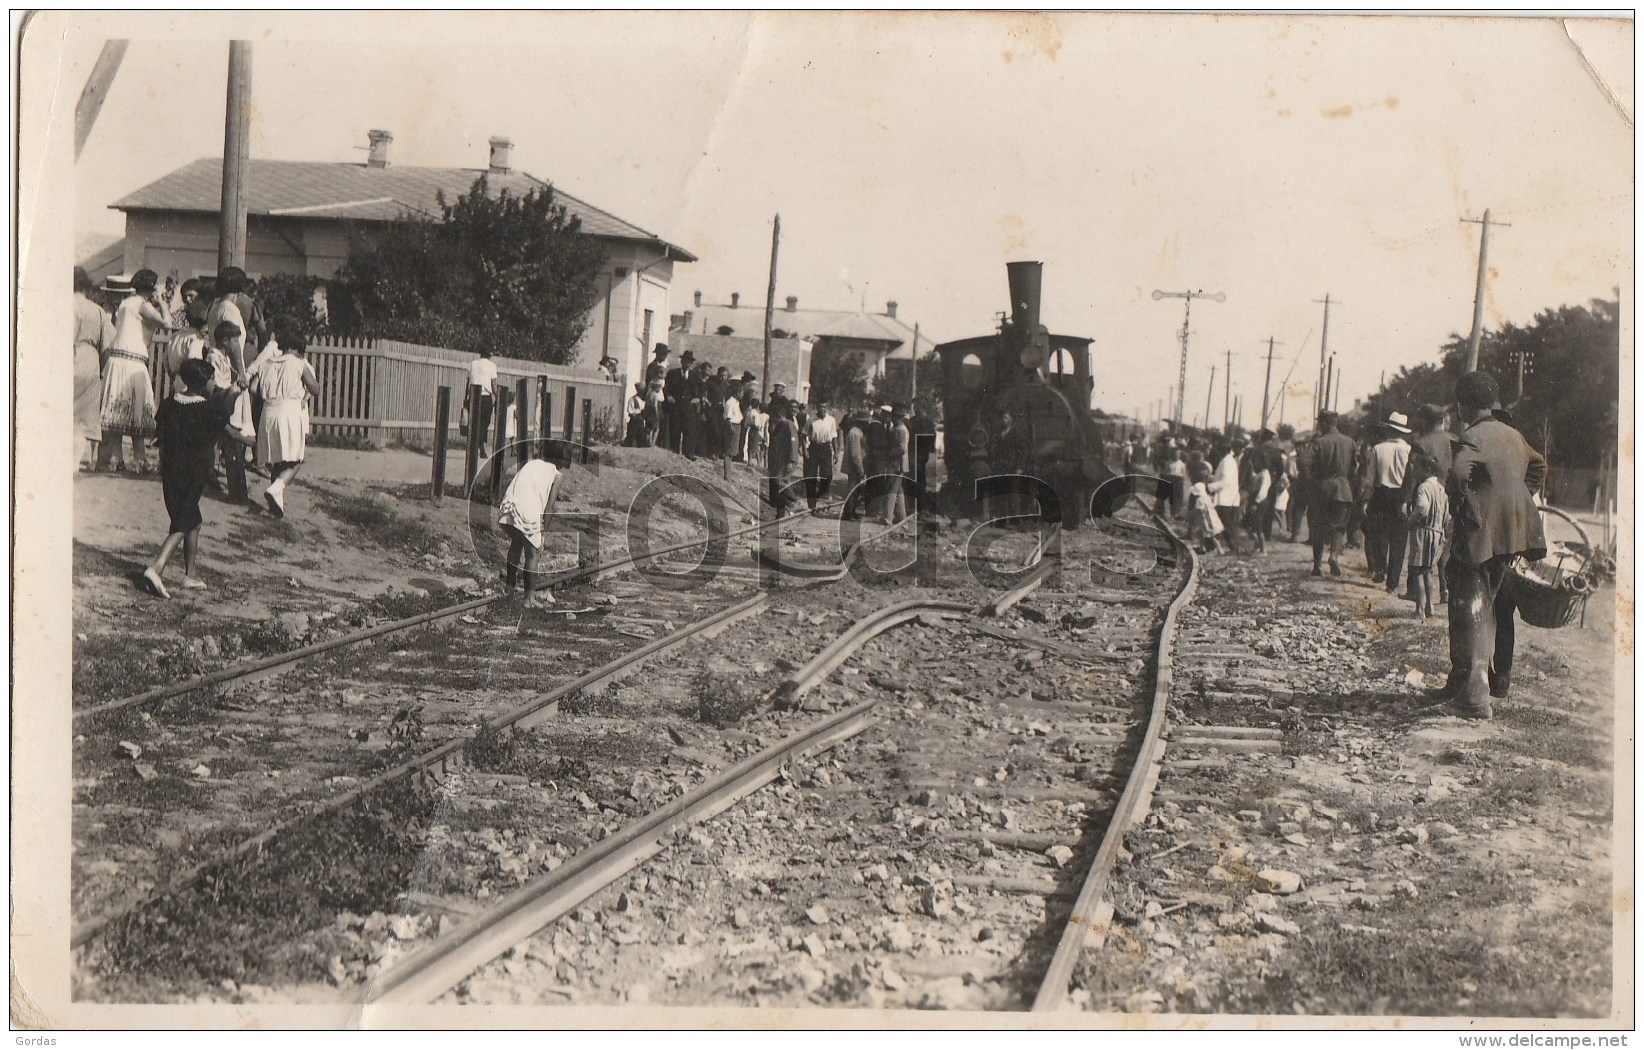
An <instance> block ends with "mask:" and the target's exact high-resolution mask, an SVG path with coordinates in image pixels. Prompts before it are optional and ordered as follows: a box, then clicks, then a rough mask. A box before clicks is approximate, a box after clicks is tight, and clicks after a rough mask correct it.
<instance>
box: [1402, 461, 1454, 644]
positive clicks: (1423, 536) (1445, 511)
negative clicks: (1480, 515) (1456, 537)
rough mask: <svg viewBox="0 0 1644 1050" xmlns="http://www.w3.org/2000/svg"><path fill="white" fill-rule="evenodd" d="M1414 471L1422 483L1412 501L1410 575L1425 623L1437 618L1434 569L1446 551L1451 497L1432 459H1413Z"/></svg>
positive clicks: (1411, 462)
mask: <svg viewBox="0 0 1644 1050" xmlns="http://www.w3.org/2000/svg"><path fill="white" fill-rule="evenodd" d="M1410 469H1411V470H1413V471H1416V476H1417V477H1418V478H1419V479H1420V480H1419V481H1418V483H1417V484H1416V494H1415V496H1414V497H1412V499H1411V501H1410V570H1409V571H1410V574H1411V576H1413V577H1414V578H1415V581H1416V588H1415V590H1416V615H1417V616H1420V617H1421V619H1422V621H1423V622H1424V623H1425V622H1426V620H1427V618H1428V617H1429V616H1431V615H1433V569H1434V567H1435V566H1437V565H1438V563H1439V557H1440V555H1441V554H1442V553H1443V550H1444V526H1445V521H1446V520H1447V519H1448V518H1449V516H1450V497H1449V496H1447V495H1445V493H1444V483H1443V482H1442V481H1440V480H1439V476H1438V465H1437V464H1436V463H1434V462H1433V459H1432V457H1430V456H1426V455H1417V456H1412V457H1411V458H1410Z"/></svg>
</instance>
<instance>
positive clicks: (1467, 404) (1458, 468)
mask: <svg viewBox="0 0 1644 1050" xmlns="http://www.w3.org/2000/svg"><path fill="white" fill-rule="evenodd" d="M1456 401H1457V403H1458V404H1459V405H1460V407H1461V417H1462V419H1463V420H1464V421H1465V422H1466V424H1467V426H1466V429H1465V430H1463V431H1462V435H1461V443H1460V445H1459V446H1458V447H1457V449H1456V456H1455V460H1454V462H1453V463H1452V464H1451V467H1450V478H1449V481H1448V484H1447V489H1448V491H1449V496H1450V511H1451V516H1452V518H1453V519H1454V521H1455V527H1454V530H1455V531H1454V537H1453V539H1452V542H1451V549H1450V564H1449V566H1448V567H1447V568H1446V569H1445V576H1446V578H1447V580H1448V582H1449V588H1450V602H1449V607H1450V678H1449V681H1448V682H1446V683H1445V686H1444V688H1443V689H1442V690H1440V694H1441V695H1442V696H1444V697H1445V698H1446V699H1448V700H1449V701H1450V702H1449V703H1448V704H1447V705H1446V706H1445V708H1444V711H1445V712H1446V713H1447V714H1452V715H1459V716H1460V717H1462V718H1479V719H1485V718H1490V717H1491V715H1492V711H1491V709H1490V700H1491V698H1492V697H1493V698H1495V699H1497V700H1501V699H1505V698H1506V696H1507V690H1508V687H1509V686H1510V684H1511V680H1512V671H1513V641H1514V638H1513V616H1514V612H1515V606H1514V604H1513V595H1512V588H1511V587H1510V586H1507V583H1508V568H1509V565H1510V564H1511V563H1512V560H1513V559H1514V558H1515V557H1518V556H1520V555H1522V556H1524V557H1525V558H1528V559H1530V560H1531V561H1539V560H1540V559H1542V558H1545V557H1546V556H1547V539H1546V536H1545V534H1544V533H1543V532H1542V527H1541V514H1540V512H1539V511H1538V510H1537V509H1536V503H1535V499H1534V498H1533V496H1534V494H1535V493H1537V492H1539V491H1541V483H1542V481H1543V480H1545V478H1546V476H1547V461H1546V460H1545V459H1543V458H1542V456H1541V453H1539V452H1537V451H1536V450H1535V449H1533V448H1531V447H1530V444H1529V442H1527V441H1525V440H1524V435H1522V434H1520V433H1519V432H1518V431H1517V430H1515V429H1513V428H1512V427H1511V426H1509V425H1507V423H1505V422H1503V421H1502V420H1501V419H1499V418H1498V417H1497V415H1496V413H1497V412H1498V411H1499V410H1500V408H1501V391H1500V388H1499V387H1498V386H1497V385H1496V380H1495V377H1494V376H1492V375H1490V374H1489V373H1487V372H1469V373H1467V374H1466V375H1464V376H1462V377H1461V378H1460V379H1459V380H1457V381H1456Z"/></svg>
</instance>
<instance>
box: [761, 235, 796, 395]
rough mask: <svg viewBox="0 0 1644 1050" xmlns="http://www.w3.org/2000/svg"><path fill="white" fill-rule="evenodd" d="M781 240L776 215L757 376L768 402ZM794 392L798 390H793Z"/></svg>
mask: <svg viewBox="0 0 1644 1050" xmlns="http://www.w3.org/2000/svg"><path fill="white" fill-rule="evenodd" d="M781 240H782V216H781V215H780V214H778V215H777V217H776V222H775V223H774V224H773V225H772V226H771V279H770V283H768V284H767V285H766V286H765V372H764V374H763V375H761V376H760V377H759V382H760V383H761V384H762V388H763V390H764V393H763V394H762V395H761V396H760V400H761V401H764V402H769V401H770V399H771V312H772V311H773V310H775V309H776V246H777V244H778V242H780V241H781ZM794 393H795V394H799V393H800V391H798V390H795V391H794Z"/></svg>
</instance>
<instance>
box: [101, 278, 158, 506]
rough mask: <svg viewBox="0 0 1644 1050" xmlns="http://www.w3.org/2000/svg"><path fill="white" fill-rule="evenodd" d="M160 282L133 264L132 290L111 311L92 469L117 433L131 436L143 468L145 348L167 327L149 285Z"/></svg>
mask: <svg viewBox="0 0 1644 1050" xmlns="http://www.w3.org/2000/svg"><path fill="white" fill-rule="evenodd" d="M159 283H160V276H159V274H157V273H155V272H154V271H153V270H138V271H137V273H136V274H135V275H134V276H133V277H132V278H131V294H130V295H128V296H126V298H125V299H124V300H123V301H122V302H121V303H120V305H119V306H118V307H117V308H116V309H115V311H114V342H113V344H112V345H111V346H110V347H109V351H108V360H107V361H106V362H105V363H104V365H103V409H102V415H101V419H100V423H101V426H102V431H103V441H102V444H101V445H100V446H98V449H97V469H98V470H107V469H108V468H109V466H110V465H111V464H112V463H113V461H114V455H115V453H117V452H119V451H120V450H121V449H120V439H121V438H122V437H129V438H131V458H132V462H133V463H134V464H135V465H136V467H137V472H138V473H140V474H141V473H147V472H148V469H149V463H148V446H147V441H148V439H149V438H151V437H153V436H154V388H153V386H152V385H151V384H150V383H149V380H148V348H149V344H150V343H152V342H153V341H154V338H155V336H157V335H158V334H159V333H161V332H163V331H167V330H169V329H170V328H171V311H170V310H168V309H167V308H166V304H165V303H164V302H163V301H161V299H160V297H159V295H157V294H156V293H155V291H154V289H155V286H156V285H158V284H159Z"/></svg>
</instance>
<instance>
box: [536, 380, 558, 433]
mask: <svg viewBox="0 0 1644 1050" xmlns="http://www.w3.org/2000/svg"><path fill="white" fill-rule="evenodd" d="M537 435H538V436H539V437H540V438H541V439H542V440H543V441H547V440H548V439H549V438H551V437H553V436H554V394H553V391H551V390H549V389H548V377H547V376H537Z"/></svg>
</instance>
